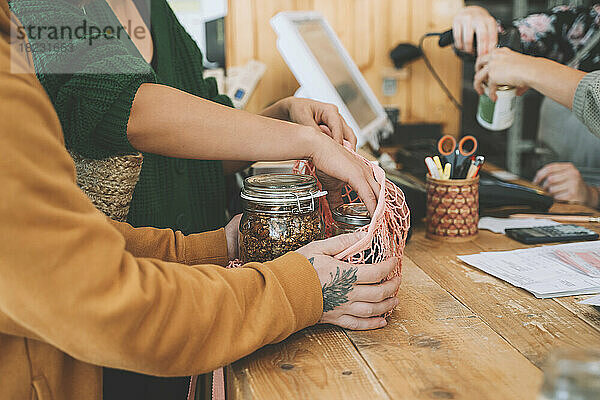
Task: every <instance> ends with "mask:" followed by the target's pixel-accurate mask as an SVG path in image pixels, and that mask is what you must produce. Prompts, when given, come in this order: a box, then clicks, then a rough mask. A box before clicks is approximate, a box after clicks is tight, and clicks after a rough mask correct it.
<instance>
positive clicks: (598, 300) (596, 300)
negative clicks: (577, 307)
mask: <svg viewBox="0 0 600 400" xmlns="http://www.w3.org/2000/svg"><path fill="white" fill-rule="evenodd" d="M579 304H588V305H590V306H596V307H600V296H594V297H590V298H589V299H585V300H583V301H580V302H579Z"/></svg>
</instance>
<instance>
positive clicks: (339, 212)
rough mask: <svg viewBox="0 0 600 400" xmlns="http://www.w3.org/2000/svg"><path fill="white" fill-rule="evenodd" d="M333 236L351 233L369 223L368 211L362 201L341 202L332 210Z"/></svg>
mask: <svg viewBox="0 0 600 400" xmlns="http://www.w3.org/2000/svg"><path fill="white" fill-rule="evenodd" d="M332 214H333V220H334V222H335V233H334V235H335V236H338V235H342V234H344V233H352V232H355V231H356V230H357V229H360V228H362V227H363V226H366V225H369V224H370V223H371V217H370V216H369V211H368V210H367V207H365V205H364V204H363V203H352V204H342V205H341V206H339V207H337V208H336V209H335V210H333V212H332Z"/></svg>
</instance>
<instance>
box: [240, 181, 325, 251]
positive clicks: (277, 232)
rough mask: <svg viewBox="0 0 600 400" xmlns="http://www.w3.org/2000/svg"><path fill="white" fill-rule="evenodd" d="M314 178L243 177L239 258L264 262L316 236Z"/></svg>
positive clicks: (319, 228) (318, 225)
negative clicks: (242, 210) (244, 178)
mask: <svg viewBox="0 0 600 400" xmlns="http://www.w3.org/2000/svg"><path fill="white" fill-rule="evenodd" d="M326 194H327V193H326V192H321V191H319V189H318V187H317V181H316V179H315V178H313V177H312V176H310V175H292V174H266V175H256V176H251V177H249V178H246V180H245V181H244V188H243V189H242V195H241V197H242V200H243V203H244V215H243V216H242V220H241V222H240V240H239V246H240V260H241V261H242V262H243V263H247V262H253V261H256V262H266V261H271V260H273V259H275V258H277V257H280V256H282V255H284V254H285V253H287V252H290V251H294V250H297V249H299V248H300V247H302V246H304V245H306V244H308V243H310V242H312V241H314V240H317V239H320V238H321V237H322V234H323V222H322V220H321V215H320V213H319V198H320V197H322V196H324V195H326Z"/></svg>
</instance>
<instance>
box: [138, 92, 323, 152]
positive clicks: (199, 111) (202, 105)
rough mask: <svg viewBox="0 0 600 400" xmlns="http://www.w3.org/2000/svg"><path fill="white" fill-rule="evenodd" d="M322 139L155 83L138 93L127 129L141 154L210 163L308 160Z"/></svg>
mask: <svg viewBox="0 0 600 400" xmlns="http://www.w3.org/2000/svg"><path fill="white" fill-rule="evenodd" d="M319 136H321V135H317V132H316V131H315V130H314V129H312V128H308V127H304V126H300V125H297V124H292V123H289V122H284V121H279V120H276V119H272V118H267V117H264V116H258V115H254V114H250V113H247V112H245V111H241V110H235V109H232V108H229V107H225V106H221V105H219V104H216V103H213V102H210V101H207V100H204V99H201V98H199V97H196V96H193V95H190V94H187V93H185V92H182V91H180V90H177V89H174V88H171V87H168V86H163V85H155V84H143V85H142V86H141V87H140V89H139V90H138V92H137V94H136V97H135V100H134V102H133V106H132V109H131V115H130V118H129V124H128V128H127V137H128V139H129V141H130V142H131V144H132V145H133V147H135V148H136V149H137V150H139V151H143V152H147V153H154V154H160V155H164V156H169V157H177V158H192V159H207V160H231V161H255V160H262V161H277V160H290V159H298V158H308V157H310V156H311V149H312V148H313V147H314V146H315V143H314V141H315V140H317V139H318V137H319Z"/></svg>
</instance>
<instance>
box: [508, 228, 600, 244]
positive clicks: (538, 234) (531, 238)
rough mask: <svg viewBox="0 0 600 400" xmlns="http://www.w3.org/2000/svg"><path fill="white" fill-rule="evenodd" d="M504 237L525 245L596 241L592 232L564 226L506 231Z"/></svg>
mask: <svg viewBox="0 0 600 400" xmlns="http://www.w3.org/2000/svg"><path fill="white" fill-rule="evenodd" d="M506 236H508V237H510V238H513V239H515V240H517V241H519V242H521V243H525V244H540V243H555V242H579V241H584V240H596V239H598V234H597V233H596V232H594V231H592V230H589V229H586V228H584V227H581V226H577V225H564V224H562V225H554V226H538V227H535V228H513V229H507V230H506Z"/></svg>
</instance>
